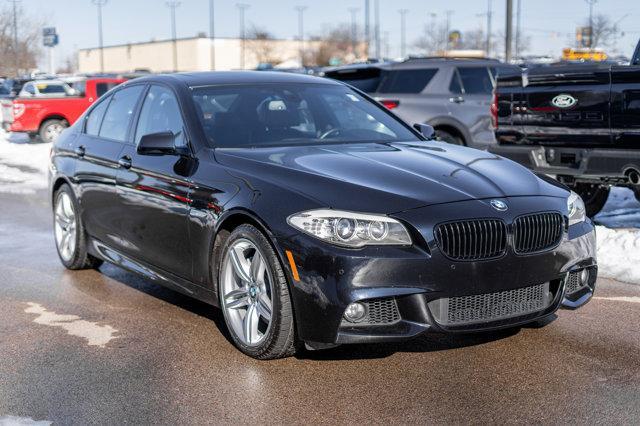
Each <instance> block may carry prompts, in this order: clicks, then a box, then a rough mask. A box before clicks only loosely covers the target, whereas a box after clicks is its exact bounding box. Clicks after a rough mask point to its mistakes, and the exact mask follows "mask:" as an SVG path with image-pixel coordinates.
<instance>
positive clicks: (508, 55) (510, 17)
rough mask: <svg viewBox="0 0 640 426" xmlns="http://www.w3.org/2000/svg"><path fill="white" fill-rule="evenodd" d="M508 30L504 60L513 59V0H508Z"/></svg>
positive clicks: (505, 39)
mask: <svg viewBox="0 0 640 426" xmlns="http://www.w3.org/2000/svg"><path fill="white" fill-rule="evenodd" d="M506 19H507V22H506V27H507V28H506V32H505V38H504V61H505V62H510V61H511V38H512V34H513V0H507V14H506Z"/></svg>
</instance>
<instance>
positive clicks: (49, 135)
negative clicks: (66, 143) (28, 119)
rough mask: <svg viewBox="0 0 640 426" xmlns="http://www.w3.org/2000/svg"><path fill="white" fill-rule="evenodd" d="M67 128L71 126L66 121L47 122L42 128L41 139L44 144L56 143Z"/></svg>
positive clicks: (53, 120) (54, 120)
mask: <svg viewBox="0 0 640 426" xmlns="http://www.w3.org/2000/svg"><path fill="white" fill-rule="evenodd" d="M67 127H69V124H68V123H67V122H66V121H65V120H57V119H52V120H47V121H45V122H44V123H42V126H40V139H42V141H43V142H55V141H56V140H57V139H58V137H59V136H60V133H62V131H63V130H64V129H66V128H67Z"/></svg>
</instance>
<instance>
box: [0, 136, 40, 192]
mask: <svg viewBox="0 0 640 426" xmlns="http://www.w3.org/2000/svg"><path fill="white" fill-rule="evenodd" d="M28 141H29V138H26V140H25V137H23V136H22V135H15V134H12V133H6V132H5V131H4V130H0V192H4V193H10V194H33V193H35V192H36V191H37V190H40V189H45V188H46V187H47V170H48V167H49V152H50V151H51V144H50V143H33V144H32V143H28Z"/></svg>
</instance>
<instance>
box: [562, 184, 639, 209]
mask: <svg viewBox="0 0 640 426" xmlns="http://www.w3.org/2000/svg"><path fill="white" fill-rule="evenodd" d="M573 190H574V191H576V192H577V193H578V195H580V196H581V197H582V200H583V201H584V205H585V207H586V208H587V216H589V217H593V216H595V215H597V214H598V213H599V212H600V210H602V208H603V207H604V205H605V203H606V202H607V198H609V188H606V187H603V186H599V185H596V184H591V183H577V184H575V185H574V186H573ZM636 196H637V193H636Z"/></svg>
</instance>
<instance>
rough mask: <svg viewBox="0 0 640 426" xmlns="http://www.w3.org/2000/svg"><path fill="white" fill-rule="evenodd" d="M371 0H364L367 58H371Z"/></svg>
mask: <svg viewBox="0 0 640 426" xmlns="http://www.w3.org/2000/svg"><path fill="white" fill-rule="evenodd" d="M369 15H370V13H369V0H364V43H365V53H366V55H365V56H366V57H367V59H369V52H370V51H369V43H370V42H371V29H370V27H371V25H370V21H369Z"/></svg>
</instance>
